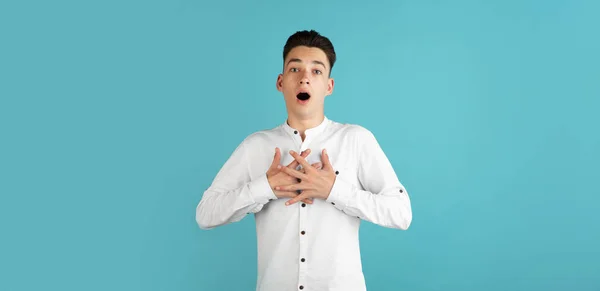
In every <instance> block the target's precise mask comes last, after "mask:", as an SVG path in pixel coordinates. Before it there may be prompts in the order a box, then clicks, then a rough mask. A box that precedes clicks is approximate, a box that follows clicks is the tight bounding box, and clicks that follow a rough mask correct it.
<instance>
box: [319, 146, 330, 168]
mask: <svg viewBox="0 0 600 291" xmlns="http://www.w3.org/2000/svg"><path fill="white" fill-rule="evenodd" d="M321 160H322V161H323V170H331V169H333V166H332V165H331V161H330V160H329V154H327V150H326V149H323V153H322V154H321Z"/></svg>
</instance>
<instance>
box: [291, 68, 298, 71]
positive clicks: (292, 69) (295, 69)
mask: <svg viewBox="0 0 600 291" xmlns="http://www.w3.org/2000/svg"><path fill="white" fill-rule="evenodd" d="M290 72H298V68H291V69H290Z"/></svg>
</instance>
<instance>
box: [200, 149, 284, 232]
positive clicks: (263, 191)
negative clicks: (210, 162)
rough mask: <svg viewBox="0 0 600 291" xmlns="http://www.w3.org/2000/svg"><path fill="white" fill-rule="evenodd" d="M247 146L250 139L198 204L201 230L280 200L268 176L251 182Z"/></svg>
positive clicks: (256, 178)
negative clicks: (274, 200) (277, 199)
mask: <svg viewBox="0 0 600 291" xmlns="http://www.w3.org/2000/svg"><path fill="white" fill-rule="evenodd" d="M246 143H247V139H246V140H244V141H243V142H242V143H241V144H240V145H239V146H238V147H237V148H236V149H235V150H234V152H233V153H232V154H231V156H230V157H229V159H228V160H227V161H226V162H225V164H224V165H223V167H222V168H221V169H220V170H219V172H218V173H217V175H216V177H215V178H214V180H213V182H212V184H211V186H210V187H209V188H208V189H207V190H206V191H205V192H204V194H203V196H202V199H201V200H200V202H199V203H198V205H197V207H196V222H197V223H198V226H199V227H200V228H201V229H212V228H215V227H217V226H221V225H224V224H228V223H232V222H237V221H240V220H242V218H244V217H245V216H246V215H248V214H250V213H256V212H259V211H260V210H261V209H262V208H263V206H264V205H265V204H267V203H268V202H269V201H271V200H273V199H276V198H277V197H276V196H275V193H273V189H271V187H270V185H269V182H268V180H267V176H266V173H264V174H262V175H259V176H257V177H255V178H254V179H252V180H251V173H250V165H249V163H248V159H247V150H246V148H247V144H246Z"/></svg>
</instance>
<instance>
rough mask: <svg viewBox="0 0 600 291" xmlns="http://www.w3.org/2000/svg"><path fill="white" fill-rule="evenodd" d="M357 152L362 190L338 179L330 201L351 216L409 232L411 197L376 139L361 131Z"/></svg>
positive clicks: (367, 132) (330, 195) (369, 133)
mask: <svg viewBox="0 0 600 291" xmlns="http://www.w3.org/2000/svg"><path fill="white" fill-rule="evenodd" d="M357 149H358V160H357V167H358V172H357V175H358V180H359V181H360V184H361V185H362V189H361V188H359V187H357V186H355V185H353V184H351V183H349V182H346V181H343V180H342V179H336V180H335V182H334V184H333V187H332V189H331V192H330V194H329V197H328V198H327V201H328V202H330V203H332V204H333V205H334V207H336V208H338V209H339V210H341V211H343V212H344V213H346V214H348V215H351V216H357V217H359V218H361V219H364V220H366V221H369V222H372V223H375V224H377V225H380V226H384V227H389V228H397V229H402V230H406V229H408V227H409V226H410V224H411V222H412V208H411V203H410V198H409V196H408V193H407V192H406V189H405V187H404V186H403V185H402V184H401V183H400V181H399V179H398V177H397V175H396V173H395V171H394V169H393V167H392V165H391V163H390V161H389V160H388V158H387V157H386V155H385V153H384V152H383V150H382V149H381V147H380V145H379V143H378V142H377V140H376V139H375V136H374V135H373V134H372V133H371V132H370V131H368V130H366V129H364V130H361V131H360V134H359V138H358V146H357ZM363 189H364V190H363Z"/></svg>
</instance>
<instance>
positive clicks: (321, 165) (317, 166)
mask: <svg viewBox="0 0 600 291" xmlns="http://www.w3.org/2000/svg"><path fill="white" fill-rule="evenodd" d="M311 166H312V167H313V168H315V169H318V170H320V169H322V168H323V163H321V162H316V163H314V164H312V165H311Z"/></svg>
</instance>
